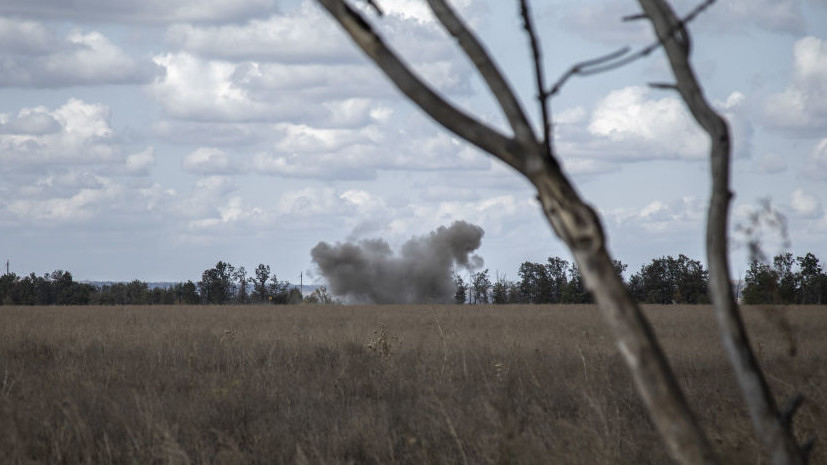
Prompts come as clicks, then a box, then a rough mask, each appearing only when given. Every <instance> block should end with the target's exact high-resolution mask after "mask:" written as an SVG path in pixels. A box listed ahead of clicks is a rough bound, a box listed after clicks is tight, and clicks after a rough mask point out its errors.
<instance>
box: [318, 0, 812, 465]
mask: <svg viewBox="0 0 827 465" xmlns="http://www.w3.org/2000/svg"><path fill="white" fill-rule="evenodd" d="M317 2H318V3H319V4H321V5H322V6H323V7H324V8H325V9H326V10H327V11H328V12H329V13H330V14H331V15H332V16H333V18H335V19H336V21H337V22H338V23H339V24H340V25H341V26H342V27H343V28H344V30H345V31H346V32H347V33H348V34H349V35H350V37H351V38H352V39H353V41H354V42H355V43H356V45H358V46H359V47H360V48H361V49H362V50H363V51H364V52H365V53H366V54H367V56H368V57H369V58H370V59H371V60H373V61H374V62H375V63H376V65H377V66H378V67H379V68H380V69H381V70H382V71H383V72H384V73H385V75H387V77H388V78H390V80H391V81H392V82H393V83H394V84H395V85H396V87H397V88H398V89H399V90H400V91H401V92H402V93H403V94H405V96H406V97H407V98H409V99H410V100H411V101H413V102H414V103H415V104H416V105H418V106H419V107H420V108H421V109H422V110H423V111H425V112H426V113H427V114H428V115H429V116H430V117H431V118H433V119H434V120H435V121H436V122H437V123H439V124H440V125H442V126H443V127H445V128H446V129H448V130H450V131H451V132H453V133H454V134H456V135H458V136H459V137H462V138H463V139H465V140H467V141H468V142H470V143H472V144H474V145H476V146H477V147H479V148H480V149H482V150H485V151H486V152H488V153H490V154H492V155H494V156H496V157H497V158H499V159H500V160H502V161H503V162H505V163H507V164H508V165H509V166H511V167H512V168H514V169H515V170H517V171H518V172H519V173H521V174H522V175H523V176H525V177H526V178H527V179H528V180H529V181H530V182H531V183H532V184H533V185H534V186H535V188H536V189H537V198H538V200H539V201H540V204H541V205H542V209H543V214H544V215H545V217H546V218H547V219H548V221H549V223H550V225H551V227H552V229H553V230H554V232H555V233H556V234H557V236H559V237H560V239H562V240H563V241H564V242H565V243H566V245H567V246H568V248H569V249H570V250H571V252H572V254H573V256H574V260H575V261H576V262H577V266H578V269H579V270H580V272H581V274H582V277H583V281H584V283H585V285H586V287H587V288H588V289H589V290H590V291H591V292H592V293H593V294H594V297H595V301H596V302H597V304H598V306H599V308H600V310H601V312H602V314H603V316H604V318H605V319H606V321H607V322H608V324H609V326H610V328H611V330H612V332H613V334H614V336H615V338H616V340H617V344H618V347H619V349H620V353H621V354H622V356H623V358H624V360H625V361H626V364H627V365H628V367H629V369H630V371H631V373H632V376H633V378H634V380H635V383H636V386H637V389H638V391H639V393H640V395H641V397H642V398H643V400H644V403H645V404H646V406H647V408H648V410H649V413H650V416H651V418H652V420H653V422H654V424H655V426H656V428H657V430H658V432H659V433H660V435H661V437H662V438H663V440H664V442H665V443H666V445H667V447H668V449H669V451H670V453H671V455H672V456H673V457H674V458H675V459H676V460H677V461H678V462H680V463H682V464H687V465H688V464H714V463H718V461H717V459H716V457H715V455H714V452H713V450H712V448H711V447H710V444H709V441H708V440H707V439H706V436H705V435H704V433H703V431H702V430H701V428H700V427H699V426H698V424H697V422H696V420H695V418H694V416H693V414H692V412H691V410H690V408H689V407H688V405H687V402H686V400H685V397H684V395H683V393H682V390H681V389H680V387H679V385H678V383H677V381H676V380H675V376H674V375H673V373H672V370H671V368H670V366H669V364H668V362H667V360H666V357H665V356H664V354H663V351H662V350H661V348H660V346H659V344H658V340H657V338H656V337H655V334H654V332H653V330H652V328H651V327H650V325H649V323H648V321H647V320H646V318H645V316H644V315H643V313H642V312H641V309H640V307H639V306H638V304H637V303H636V302H635V301H634V300H633V299H632V298H631V296H630V295H629V293H628V291H627V290H626V288H625V286H624V285H623V282H622V280H621V278H620V277H619V276H618V275H617V273H615V271H614V269H613V267H612V260H611V257H610V255H609V253H608V251H607V249H606V243H605V235H604V230H603V227H602V225H601V222H600V220H599V218H598V216H597V214H596V212H595V210H594V209H593V208H592V207H591V206H590V205H588V204H587V203H585V202H584V201H583V200H582V199H581V198H580V195H579V194H578V193H577V191H576V190H575V188H574V186H573V185H572V184H571V182H570V181H569V179H568V178H567V177H566V175H565V174H564V173H563V172H562V170H561V168H560V164H559V162H558V160H557V158H556V157H555V154H554V152H553V149H552V143H551V142H552V141H551V137H550V134H549V128H550V127H551V121H550V119H551V117H550V115H549V113H548V111H547V109H546V102H547V99H548V98H549V96H550V95H552V94H553V93H554V92H556V91H557V90H558V89H559V84H561V83H562V80H561V81H560V82H558V85H555V86H554V87H553V89H552V90H546V88H545V84H544V82H543V74H542V71H543V70H542V66H541V58H542V57H541V54H540V52H539V45H538V41H537V37H536V35H535V34H534V31H533V26H532V24H531V15H530V12H529V11H528V5H527V1H526V0H521V7H522V14H523V20H524V25H525V28H526V31H527V33H528V36H529V38H530V46H531V48H532V51H533V52H534V64H535V71H536V76H537V85H538V95H539V97H538V98H539V104H540V106H541V110H542V118H543V134H541V136H540V137H538V136H537V134H536V133H535V131H534V130H533V129H532V127H531V125H530V123H529V120H528V118H527V117H526V114H525V112H524V111H523V108H522V105H521V104H520V102H519V100H518V99H517V97H516V96H515V94H514V92H513V91H512V89H511V87H510V86H509V84H508V82H507V81H506V79H505V78H504V77H503V75H502V73H501V72H500V70H499V69H498V67H497V66H496V64H495V63H494V61H493V60H492V59H491V58H490V56H489V55H488V53H487V52H486V50H485V48H484V47H483V45H482V44H481V42H480V41H479V40H478V38H477V37H476V36H475V35H474V34H473V33H472V32H471V31H470V30H469V29H468V28H467V27H466V25H465V24H464V23H463V22H462V20H461V19H460V18H459V17H458V16H457V15H456V14H455V12H454V11H453V9H452V8H451V7H450V6H449V5H448V4H447V3H446V1H445V0H428V4H429V5H430V7H431V10H432V11H433V13H434V14H435V16H436V18H437V19H438V20H439V21H440V23H441V24H442V26H443V27H444V28H445V29H446V30H447V31H448V32H449V33H450V34H451V35H452V36H453V37H454V38H455V39H456V41H457V43H458V44H459V46H460V47H461V48H462V50H463V51H464V53H465V54H466V55H467V57H468V58H469V59H470V60H471V62H472V63H473V64H474V66H475V67H476V69H477V71H478V72H479V74H480V76H481V77H482V78H483V80H484V81H485V83H486V85H487V86H488V88H489V90H490V91H491V93H492V94H493V95H494V97H495V98H496V100H497V102H498V103H499V105H500V108H501V110H502V111H503V113H504V115H505V117H506V119H507V121H508V124H509V126H510V127H511V131H512V132H513V134H512V135H508V134H503V133H501V132H500V131H499V130H497V129H496V128H493V127H491V126H488V125H486V124H485V123H483V122H481V121H479V120H477V119H476V118H474V117H473V116H471V115H469V114H467V113H466V112H464V111H462V110H461V109H459V108H457V107H455V106H454V105H453V104H451V103H450V102H448V101H446V100H445V99H443V98H442V97H441V96H440V95H438V94H437V93H436V92H435V91H434V90H432V89H431V88H430V87H429V86H428V85H427V84H426V83H424V82H423V81H422V80H421V79H420V78H419V77H418V76H416V75H415V74H414V73H413V72H412V71H411V69H410V68H409V67H408V66H407V65H406V64H405V63H404V61H403V60H402V59H401V58H400V57H398V56H397V55H396V53H395V52H394V51H392V50H391V49H390V48H389V47H387V46H386V45H385V43H384V42H383V40H382V38H381V37H380V36H379V35H378V34H377V33H376V32H375V31H374V29H373V27H372V26H371V25H370V23H369V22H368V21H367V20H366V19H365V18H364V17H362V15H360V14H359V13H358V12H357V11H356V10H354V9H353V8H352V7H351V6H350V5H349V4H348V3H347V1H346V0H317ZM640 3H641V6H642V7H643V8H644V12H645V14H644V15H640V16H638V17H639V18H645V19H649V20H650V21H651V22H652V24H653V25H654V27H655V29H656V32H657V35H658V37H659V40H660V42H661V43H662V45H663V46H664V48H665V49H666V51H667V55H668V56H669V59H670V62H671V64H672V67H673V71H674V74H675V78H676V80H677V81H678V84H677V85H675V86H671V85H669V86H667V87H674V88H676V89H677V90H679V92H680V93H681V96H682V98H683V99H684V101H685V102H686V103H687V105H688V106H689V108H690V111H692V114H693V115H694V116H695V118H696V120H697V121H698V122H699V124H700V125H701V126H703V127H704V129H706V130H707V131H708V132H709V133H710V136H711V137H712V147H711V157H712V160H713V168H712V176H713V180H714V186H713V195H712V200H711V203H710V209H709V229H708V232H707V244H708V254H709V262H710V265H709V266H710V274H711V281H712V283H711V285H710V287H711V294H712V296H713V300H714V302H715V306H716V308H717V309H718V315H719V320H720V322H721V326H722V331H723V335H724V340H725V344H726V346H727V348H728V351H729V353H730V359H731V360H732V362H733V364H734V366H735V367H736V371H737V372H738V376H739V380H740V381H741V385H742V389H743V391H744V392H745V396H746V397H747V398H748V399H749V403H750V411H751V413H752V417H753V421H754V423H755V424H756V429H757V431H758V432H759V436H760V437H761V440H762V441H763V442H764V443H765V444H766V445H767V447H768V448H769V450H770V453H771V455H772V457H773V459H774V462H775V463H776V464H778V465H780V464H803V463H804V462H805V460H804V455H805V454H803V452H802V450H801V449H800V448H799V447H798V445H797V444H796V443H795V440H794V439H793V438H792V435H791V434H790V431H789V424H788V423H785V422H784V420H783V419H780V418H779V417H778V414H777V409H776V407H775V404H774V402H773V401H772V396H771V395H770V394H769V390H768V389H767V386H766V382H765V381H764V379H763V376H762V375H761V371H760V368H759V367H758V366H757V363H755V358H754V357H753V356H752V352H751V351H750V349H749V345H748V343H747V339H746V333H745V331H744V328H743V323H742V322H741V320H740V317H739V315H738V311H737V307H736V305H735V301H734V298H733V295H732V290H731V288H730V286H729V276H728V268H727V258H726V249H725V246H726V222H727V215H728V202H729V198H730V193H729V190H728V189H729V187H728V182H729V180H728V176H729V174H728V173H729V130H728V128H727V125H726V123H725V122H724V120H723V119H722V118H721V117H720V116H719V115H717V114H716V113H715V112H714V111H713V110H712V109H711V107H710V106H709V105H708V104H707V103H706V101H705V100H704V98H703V94H702V92H701V90H700V88H699V86H698V84H697V81H696V80H695V78H694V73H693V72H692V68H691V66H690V64H689V62H688V52H689V37H688V33H687V32H686V30H685V28H684V27H683V26H684V22H682V21H680V20H678V19H677V18H676V17H675V15H674V13H672V10H671V9H670V8H669V6H668V5H667V4H666V3H665V2H664V1H662V0H640ZM708 3H709V2H708ZM371 5H373V6H374V8H375V9H376V11H377V12H378V13H381V10H380V9H379V7H378V6H377V5H376V4H375V2H371ZM703 7H704V8H705V7H706V5H704V6H703ZM700 10H701V9H698V10H696V12H695V13H694V14H697V12H699V11H700ZM659 45H660V44H659ZM650 51H651V50H650ZM647 54H648V52H647ZM620 55H622V54H620V53H618V54H612V55H609V56H607V57H604V58H603V59H599V60H595V61H591V62H584V63H582V64H581V65H578V66H575V67H573V68H572V70H571V71H570V73H568V74H567V76H566V78H568V76H570V75H572V74H578V73H580V72H581V71H582V68H583V67H586V66H591V65H594V64H600V63H603V62H604V61H606V60H612V59H614V58H617V57H618V56H620ZM624 60H628V58H624Z"/></svg>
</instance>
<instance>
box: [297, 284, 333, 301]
mask: <svg viewBox="0 0 827 465" xmlns="http://www.w3.org/2000/svg"><path fill="white" fill-rule="evenodd" d="M304 302H305V303H308V304H332V303H333V296H332V295H330V293H329V292H328V291H327V288H326V287H324V286H320V287H318V288H316V290H314V291H313V292H312V293H311V294H310V295H309V296H307V297H305V298H304Z"/></svg>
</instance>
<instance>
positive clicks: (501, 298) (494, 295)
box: [491, 273, 516, 305]
mask: <svg viewBox="0 0 827 465" xmlns="http://www.w3.org/2000/svg"><path fill="white" fill-rule="evenodd" d="M515 285H516V284H515V283H514V282H512V281H509V280H507V279H506V278H505V275H502V276H500V274H499V273H497V278H496V280H495V281H494V284H493V285H491V302H492V303H495V304H498V305H502V304H507V303H511V299H510V298H509V292H510V291H511V289H512V287H514V286H515Z"/></svg>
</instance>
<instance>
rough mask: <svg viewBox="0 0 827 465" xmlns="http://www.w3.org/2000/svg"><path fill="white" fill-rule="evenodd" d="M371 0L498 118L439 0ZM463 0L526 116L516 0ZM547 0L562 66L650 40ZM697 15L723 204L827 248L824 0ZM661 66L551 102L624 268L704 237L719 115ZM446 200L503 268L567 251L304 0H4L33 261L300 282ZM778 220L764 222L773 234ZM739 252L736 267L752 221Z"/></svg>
mask: <svg viewBox="0 0 827 465" xmlns="http://www.w3.org/2000/svg"><path fill="white" fill-rule="evenodd" d="M379 3H380V4H381V5H382V6H383V8H384V9H385V11H386V13H387V14H386V16H384V17H383V18H381V19H378V20H377V24H378V25H379V28H380V29H381V31H382V32H383V34H384V36H385V37H386V38H387V39H388V40H389V41H390V42H391V43H392V44H393V46H394V47H395V48H396V49H397V50H399V51H400V53H402V54H403V55H404V56H406V57H407V60H408V61H409V62H410V63H411V64H412V65H413V66H414V67H415V69H416V70H417V71H418V72H419V73H420V74H421V75H423V76H424V77H426V78H427V79H428V81H429V82H430V83H431V84H432V85H433V86H434V87H435V88H437V89H438V90H439V91H440V92H441V93H443V94H444V95H446V96H447V97H449V98H450V99H452V100H453V101H454V102H457V104H459V105H461V106H462V107H464V108H465V109H467V111H469V112H471V113H473V114H475V115H477V116H478V117H480V118H482V119H484V120H485V121H487V122H489V123H491V124H493V125H496V126H498V127H505V125H504V124H503V120H502V118H501V115H500V114H499V112H498V111H497V109H496V107H495V105H494V104H493V103H492V101H491V98H490V96H489V95H488V94H487V93H486V92H485V89H484V87H483V86H482V85H481V83H480V81H479V80H478V79H477V77H476V76H475V74H474V72H473V70H472V69H471V67H470V66H469V64H468V62H467V61H465V60H464V59H463V58H462V57H461V56H460V55H459V54H458V53H457V50H456V48H455V47H454V46H453V44H452V42H451V41H450V40H449V38H448V37H446V35H445V34H443V33H442V32H441V31H440V29H439V28H438V27H437V26H436V24H435V23H434V20H433V19H432V18H431V16H430V15H429V12H428V10H427V8H426V7H425V6H424V0H381V1H380V2H379ZM452 3H453V4H454V5H455V6H456V7H457V8H458V9H459V10H460V11H461V12H462V14H463V16H464V17H465V18H466V19H467V21H468V22H469V23H471V24H472V26H473V28H474V29H475V30H476V31H478V32H479V33H480V34H481V35H482V36H483V37H484V41H485V43H486V44H487V46H488V47H489V49H490V51H491V53H492V54H493V56H494V57H495V58H496V59H497V60H498V62H499V63H500V65H501V66H502V68H503V69H504V70H505V72H506V73H507V74H508V76H509V79H510V80H511V82H512V84H513V85H514V87H515V88H517V89H519V91H520V93H521V97H522V99H523V102H524V104H525V106H526V108H527V110H528V111H529V112H530V114H531V116H532V117H535V116H536V115H537V113H538V112H537V110H536V107H535V105H534V103H533V101H532V98H533V97H532V95H533V82H532V80H531V76H532V74H531V68H530V63H529V61H528V53H527V51H526V47H525V44H526V38H525V36H524V35H523V34H522V31H521V27H520V26H521V25H520V22H519V20H518V16H517V2H515V1H504V0H461V1H460V0H457V1H454V2H452ZM675 3H676V8H677V10H678V11H681V12H686V11H689V10H690V9H691V8H692V7H693V2H689V1H686V0H678V1H676V2H675ZM533 7H534V10H535V14H536V22H537V27H538V28H539V30H540V31H541V33H542V34H541V35H542V43H543V50H544V52H545V58H546V65H547V66H546V70H547V73H548V75H549V76H550V77H551V78H550V79H555V78H556V77H557V76H559V75H560V74H562V73H563V72H564V71H565V70H566V69H567V68H568V67H569V66H571V65H572V64H573V63H576V62H578V61H581V60H584V59H588V58H593V57H596V56H600V55H603V54H605V53H607V52H611V51H613V50H616V49H617V48H619V47H620V46H623V45H628V46H631V47H633V48H639V47H641V46H644V45H646V44H647V43H649V41H651V40H652V37H651V34H650V31H649V29H648V25H647V24H645V23H643V22H636V23H623V22H621V21H620V20H619V18H620V17H622V16H624V15H628V14H634V13H636V12H637V11H638V7H637V5H636V3H635V2H633V1H616V0H607V1H603V0H600V1H598V0H590V1H584V0H576V1H574V0H568V1H559V2H557V1H550V0H549V1H537V0H535V1H534V2H533ZM371 16H372V15H371ZM691 31H692V32H693V34H694V48H693V50H694V56H693V58H694V62H695V64H696V66H697V71H698V74H699V75H700V77H701V79H702V81H703V83H704V86H705V89H706V92H707V95H708V97H709V98H710V99H711V100H713V101H714V102H715V105H716V106H717V108H718V109H719V110H720V111H721V112H722V113H724V114H725V115H726V116H727V118H728V119H729V121H730V123H731V127H732V130H733V133H734V135H735V137H736V143H735V153H734V156H735V161H734V173H733V183H734V188H735V190H736V193H737V197H736V199H735V203H734V208H733V218H732V223H733V225H734V226H735V225H746V224H749V217H750V212H753V211H756V210H757V209H758V205H759V204H760V202H761V199H764V198H767V199H770V200H771V203H772V205H773V207H774V208H776V209H777V210H778V211H779V212H781V213H783V214H784V216H785V217H786V220H787V224H788V229H789V236H790V244H791V251H792V252H793V253H795V254H803V253H806V252H808V251H811V252H813V253H815V254H816V255H817V256H819V257H820V258H821V259H822V260H824V261H827V213H826V210H825V207H827V1H825V0H721V1H719V2H718V3H717V4H716V5H715V6H713V8H711V9H710V10H708V11H707V12H705V13H704V14H703V15H702V16H700V17H699V18H698V19H697V21H696V22H695V23H693V24H692V27H691ZM668 81H669V74H668V70H667V68H666V66H665V60H664V58H663V55H662V54H661V53H660V52H658V53H656V54H653V55H652V56H651V57H649V58H647V59H645V60H641V61H638V62H636V63H634V64H632V65H629V66H627V67H625V68H623V69H620V70H616V71H613V72H610V73H606V74H602V75H598V76H593V77H588V78H577V79H574V80H572V81H570V82H569V83H568V84H567V85H566V87H565V88H564V89H563V91H562V93H561V94H560V95H559V96H558V97H556V98H555V99H554V100H553V102H552V107H553V111H554V119H555V123H556V140H555V144H556V147H557V149H558V152H559V155H560V157H561V158H562V160H563V163H564V166H565V167H566V170H567V171H568V173H569V174H570V175H571V176H572V177H573V178H574V181H575V183H576V184H577V185H578V187H579V189H580V190H581V192H582V193H583V195H584V196H585V197H586V198H587V199H588V200H589V201H590V202H591V203H592V204H594V205H595V206H597V207H598V209H599V211H600V214H601V216H602V218H603V221H604V223H605V226H606V227H607V229H608V234H609V238H610V243H609V245H610V248H611V250H612V252H613V253H614V255H615V256H616V257H617V258H619V259H620V260H622V261H624V262H626V263H628V264H629V265H630V270H633V271H634V270H637V269H639V267H640V266H641V265H642V264H643V263H645V262H648V261H649V260H650V259H652V258H655V257H660V256H663V255H677V254H679V253H684V254H687V255H689V256H690V257H692V258H697V259H702V260H703V256H704V253H703V248H702V242H703V236H704V218H705V205H706V202H707V199H708V194H707V192H708V190H709V181H708V175H707V173H706V170H707V166H708V164H707V161H706V154H705V149H706V144H707V139H706V136H705V135H703V134H702V133H701V132H700V131H699V130H698V129H697V127H696V126H695V124H694V123H693V122H692V121H691V120H690V117H689V116H688V114H687V112H686V111H685V110H684V108H683V106H682V104H681V103H680V102H679V101H678V99H677V98H676V96H675V95H674V94H673V93H671V92H668V91H662V90H656V89H652V88H650V87H648V86H647V83H650V82H668ZM455 220H465V221H468V222H471V223H474V224H478V225H480V226H482V227H483V228H484V230H485V237H484V239H483V245H482V248H481V249H480V251H479V253H480V254H481V255H482V256H483V257H484V258H485V261H486V267H488V268H489V269H490V270H491V273H492V275H493V274H494V273H495V272H498V273H499V274H501V275H502V274H505V275H506V276H507V277H509V278H512V279H514V278H516V277H517V268H518V267H519V264H520V263H521V262H523V261H526V260H530V261H544V260H545V258H546V257H549V256H561V257H563V258H566V259H568V258H569V255H568V253H567V252H566V250H565V249H564V247H563V246H562V245H561V243H560V242H559V241H558V240H556V239H555V238H554V237H553V235H552V233H551V232H550V229H549V227H548V225H547V224H546V223H545V222H544V220H543V219H542V217H541V216H540V213H539V210H538V206H537V204H536V202H535V201H534V200H533V194H532V191H531V189H530V188H529V187H528V185H527V183H526V182H524V181H522V180H521V179H520V178H519V177H518V176H517V175H515V174H514V173H512V172H510V171H509V170H508V169H507V168H506V167H504V166H503V165H501V164H500V163H499V162H497V161H496V160H492V159H491V157H489V156H487V155H485V154H482V153H480V152H479V151H477V150H475V149H474V148H472V147H470V146H469V145H468V144H465V143H463V142H461V141H459V140H457V139H456V138H455V137H452V136H451V135H449V134H447V133H446V132H445V131H443V130H440V128H438V127H437V126H435V125H434V124H433V123H432V122H431V121H429V120H428V119H427V118H426V117H424V116H423V115H422V114H421V113H420V112H419V111H417V110H416V109H414V108H413V107H412V106H411V105H410V104H408V103H407V102H405V101H404V100H403V99H402V98H401V97H400V95H399V94H398V93H397V92H396V91H395V90H394V89H393V88H392V87H390V86H389V85H388V83H387V82H386V81H385V79H384V78H383V77H382V76H381V75H380V74H379V73H378V71H376V70H375V69H374V67H373V66H372V65H371V64H369V63H367V61H366V60H365V59H364V58H363V57H362V56H361V55H360V53H358V52H357V51H356V50H355V48H354V47H353V46H352V45H351V44H350V42H349V40H347V39H346V38H345V37H344V35H343V33H342V32H340V30H339V28H338V25H336V24H334V23H333V22H332V20H331V19H329V18H328V17H327V16H326V15H325V14H324V13H323V12H322V11H321V10H320V8H319V7H317V6H316V5H315V4H314V3H313V1H312V0H207V1H204V0H165V1H156V0H141V1H137V0H115V1H111V0H106V1H103V0H76V1H72V2H65V1H63V0H4V1H3V2H2V4H0V255H2V256H0V258H2V259H3V262H5V260H6V259H8V260H9V261H10V267H11V271H13V272H16V273H17V274H18V275H21V274H28V273H29V272H36V273H37V274H42V273H45V272H49V271H52V270H54V269H65V270H69V271H71V272H72V273H73V275H74V276H75V279H79V280H131V279H136V278H137V279H141V280H145V281H160V280H169V281H180V280H187V279H192V280H197V279H198V278H199V277H200V274H201V272H202V271H203V270H204V269H206V268H209V267H211V266H213V265H214V264H215V262H216V261H218V260H225V261H229V262H230V263H232V264H234V265H236V266H242V265H243V266H245V267H246V268H247V269H248V270H251V269H252V268H254V267H255V265H257V264H258V263H266V264H269V265H271V267H272V269H273V271H274V272H276V273H277V274H278V276H279V278H280V279H284V280H291V281H297V280H298V277H299V274H300V273H302V272H304V273H305V276H306V275H307V274H306V273H307V272H308V271H312V268H313V265H312V262H311V260H310V250H311V248H312V247H313V246H314V245H315V244H316V243H318V242H319V241H327V242H331V243H333V242H336V241H344V240H353V239H362V238H374V237H384V238H386V239H387V240H388V241H389V242H390V243H391V244H394V245H396V244H401V243H404V242H405V241H406V240H408V239H409V238H411V237H412V236H417V235H422V234H426V233H428V232H429V231H432V230H434V229H435V228H437V227H438V226H440V225H448V224H450V223H451V222H453V221H455ZM778 237H779V233H778V231H777V230H773V228H765V229H764V232H763V239H762V240H763V241H764V243H765V244H767V247H768V249H769V250H768V252H769V253H771V254H774V253H776V252H777V251H778V250H777V249H775V248H773V247H775V246H776V245H777V243H778ZM732 257H733V260H732V261H733V265H732V266H733V272H734V273H735V274H736V275H737V274H739V273H743V271H744V270H745V268H746V262H747V258H746V252H745V248H744V246H743V237H739V236H738V235H737V234H736V235H735V236H734V237H733V243H732ZM3 271H5V270H3Z"/></svg>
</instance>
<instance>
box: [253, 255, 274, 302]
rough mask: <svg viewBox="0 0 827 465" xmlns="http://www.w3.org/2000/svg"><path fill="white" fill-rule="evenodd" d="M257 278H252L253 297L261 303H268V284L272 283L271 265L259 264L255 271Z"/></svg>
mask: <svg viewBox="0 0 827 465" xmlns="http://www.w3.org/2000/svg"><path fill="white" fill-rule="evenodd" d="M254 273H255V276H251V277H250V282H251V283H252V284H253V297H254V298H256V299H258V301H259V302H262V303H263V302H267V299H268V297H269V292H268V287H267V283H268V281H270V265H265V264H263V263H259V265H258V266H257V267H256V269H255V272H254Z"/></svg>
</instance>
